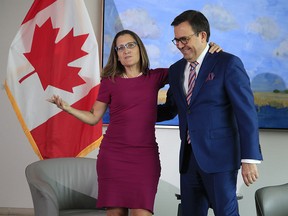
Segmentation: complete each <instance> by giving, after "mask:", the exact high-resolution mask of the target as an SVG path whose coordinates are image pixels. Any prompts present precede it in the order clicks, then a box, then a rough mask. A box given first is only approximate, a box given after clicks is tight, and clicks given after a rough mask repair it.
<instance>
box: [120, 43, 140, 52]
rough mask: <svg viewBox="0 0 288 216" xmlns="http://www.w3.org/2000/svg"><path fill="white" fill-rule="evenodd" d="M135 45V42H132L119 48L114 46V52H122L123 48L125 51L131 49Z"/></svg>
mask: <svg viewBox="0 0 288 216" xmlns="http://www.w3.org/2000/svg"><path fill="white" fill-rule="evenodd" d="M136 45H137V42H136V41H133V42H128V43H126V44H122V45H120V46H116V47H115V50H116V52H123V51H124V50H125V48H127V49H133V48H134V47H135V46H136Z"/></svg>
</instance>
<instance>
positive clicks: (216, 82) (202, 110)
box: [158, 52, 262, 173]
mask: <svg viewBox="0 0 288 216" xmlns="http://www.w3.org/2000/svg"><path fill="white" fill-rule="evenodd" d="M186 63H187V61H186V60H185V59H181V60H179V61H178V62H176V63H175V64H173V65H171V67H170V68H169V84H170V88H169V90H168V93H167V101H166V103H165V104H164V105H162V106H159V107H158V121H162V120H167V119H170V118H171V117H173V116H175V115H176V114H177V112H178V115H179V129H180V138H181V148H180V161H179V162H180V163H179V165H180V172H183V171H184V170H185V162H186V160H185V159H186V155H187V151H188V149H189V148H187V141H186V139H187V129H189V135H190V139H191V145H192V149H193V152H194V154H195V158H196V160H197V161H198V164H199V166H200V168H201V169H202V170H203V171H205V172H208V173H215V172H223V171H229V170H236V169H239V168H240V164H241V159H255V160H262V155H261V149H260V144H259V134H258V121H257V113H256V107H255V105H254V96H253V93H252V90H251V88H250V80H249V77H248V75H247V73H246V71H245V69H244V66H243V63H242V61H241V60H240V59H239V58H238V57H237V56H234V55H232V54H229V53H226V52H219V53H214V54H210V53H209V52H208V53H207V54H206V56H205V58H204V60H203V62H202V65H201V68H200V71H199V73H198V76H197V79H196V82H195V87H194V89H193V93H192V97H191V102H190V104H189V105H187V102H186V93H185V92H184V89H183V82H184V70H185V65H186Z"/></svg>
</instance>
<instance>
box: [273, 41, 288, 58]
mask: <svg viewBox="0 0 288 216" xmlns="http://www.w3.org/2000/svg"><path fill="white" fill-rule="evenodd" d="M274 54H275V56H277V57H285V58H287V57H288V39H286V40H284V41H282V42H281V43H280V45H279V46H278V47H277V48H276V49H275V50H274Z"/></svg>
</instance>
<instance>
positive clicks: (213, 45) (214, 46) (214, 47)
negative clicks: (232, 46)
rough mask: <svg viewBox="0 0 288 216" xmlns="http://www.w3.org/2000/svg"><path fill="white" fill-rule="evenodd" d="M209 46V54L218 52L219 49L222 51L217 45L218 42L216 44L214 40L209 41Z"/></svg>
mask: <svg viewBox="0 0 288 216" xmlns="http://www.w3.org/2000/svg"><path fill="white" fill-rule="evenodd" d="M209 46H210V48H209V52H210V53H211V54H213V53H214V52H217V53H218V52H220V51H223V49H222V48H221V47H220V46H219V45H218V44H216V43H214V42H210V43H209Z"/></svg>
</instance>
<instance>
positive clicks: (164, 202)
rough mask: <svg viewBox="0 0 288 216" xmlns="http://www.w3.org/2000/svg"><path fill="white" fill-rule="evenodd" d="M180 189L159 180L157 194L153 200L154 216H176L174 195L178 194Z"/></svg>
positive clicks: (176, 204) (176, 201)
mask: <svg viewBox="0 0 288 216" xmlns="http://www.w3.org/2000/svg"><path fill="white" fill-rule="evenodd" d="M179 191H180V189H179V188H177V187H176V186H174V185H172V184H170V183H168V182H166V181H163V180H161V179H160V181H159V185H158V192H157V195H156V200H155V207H154V215H155V216H177V211H178V204H179V203H180V201H179V200H177V198H176V196H175V194H179V193H180V192H179Z"/></svg>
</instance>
